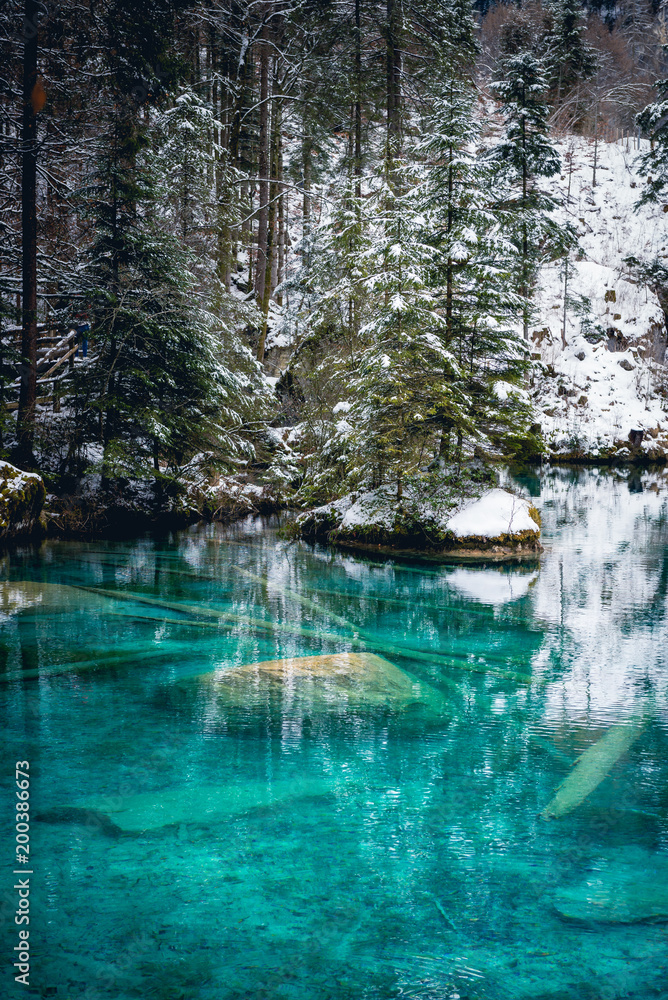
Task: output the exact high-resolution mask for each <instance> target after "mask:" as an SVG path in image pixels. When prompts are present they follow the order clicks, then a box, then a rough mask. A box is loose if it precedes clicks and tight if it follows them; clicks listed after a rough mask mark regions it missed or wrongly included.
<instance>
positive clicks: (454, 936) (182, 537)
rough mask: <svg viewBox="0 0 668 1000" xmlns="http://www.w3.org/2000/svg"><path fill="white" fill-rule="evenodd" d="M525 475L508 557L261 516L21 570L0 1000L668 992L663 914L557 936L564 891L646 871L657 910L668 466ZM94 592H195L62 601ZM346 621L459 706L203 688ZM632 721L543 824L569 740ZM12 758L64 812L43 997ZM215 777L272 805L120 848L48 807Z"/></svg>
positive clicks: (49, 554)
mask: <svg viewBox="0 0 668 1000" xmlns="http://www.w3.org/2000/svg"><path fill="white" fill-rule="evenodd" d="M525 485H528V486H529V487H530V488H531V490H532V492H533V493H534V494H539V495H536V496H535V503H536V505H537V506H539V507H540V509H541V511H542V516H543V542H544V544H545V547H546V551H545V553H544V555H543V557H542V560H541V563H540V566H528V567H524V568H522V569H513V570H501V569H472V568H465V569H458V568H453V567H439V566H427V567H424V566H419V565H417V564H412V565H410V564H393V563H389V562H380V563H374V562H372V561H370V560H367V559H359V558H356V557H353V556H350V555H345V554H342V553H335V552H332V551H328V550H326V549H324V548H313V547H310V546H307V545H297V544H288V543H286V542H282V541H280V540H279V539H278V538H277V535H276V531H275V526H274V525H273V524H272V523H268V522H264V523H263V522H260V521H255V522H250V521H249V522H244V523H242V524H240V525H235V526H233V527H231V528H227V529H224V528H222V527H220V526H208V527H201V526H200V527H196V528H194V529H192V530H190V531H187V532H184V533H181V534H178V535H175V536H169V537H164V538H160V539H152V538H142V539H139V540H136V541H132V542H116V543H113V542H96V543H90V544H84V543H57V542H48V543H46V544H44V545H43V546H42V547H41V548H40V549H39V550H32V549H26V550H20V551H18V552H13V553H12V554H11V555H9V556H7V557H6V558H5V560H4V562H3V564H2V569H3V574H2V575H3V579H4V580H5V581H13V582H14V583H15V584H16V586H15V587H14V588H12V587H10V586H9V585H8V584H7V583H5V584H4V585H3V587H4V589H3V590H2V595H3V597H2V600H3V604H2V607H1V609H0V610H2V612H3V615H2V618H1V620H0V705H1V709H0V710H1V713H2V716H1V717H2V719H3V721H4V727H3V734H2V738H3V744H4V746H3V753H2V758H1V759H2V762H3V764H2V767H3V771H4V773H3V777H2V801H1V802H0V835H1V838H2V839H1V843H2V844H3V845H4V846H3V867H2V871H3V872H4V873H5V874H4V875H3V878H4V886H2V887H0V919H1V920H2V947H3V949H4V950H3V955H4V956H5V959H6V961H5V962H4V968H3V971H2V973H0V974H1V975H2V976H3V977H4V981H3V982H0V996H5V995H6V996H8V997H14V996H26V995H35V996H43V997H46V996H56V997H69V998H72V1000H75V998H87V1000H93V998H111V997H113V998H115V1000H126V998H136V997H148V998H170V1000H176V998H193V1000H195V998H197V1000H199V998H202V1000H205V998H206V1000H209V998H210V1000H233V998H234V1000H237V998H242V997H243V998H272V1000H273V998H277V1000H278V998H282V997H286V998H290V1000H301V998H303V1000H325V998H330V997H331V998H337V1000H338V998H340V1000H362V998H369V1000H371V998H378V1000H384V998H391V997H414V998H423V1000H445V998H447V1000H457V998H458V1000H463V998H467V997H468V998H490V1000H491V998H495V1000H496V998H499V1000H501V998H503V1000H524V998H527V1000H528V998H532V1000H538V998H543V1000H546V998H555V1000H556V998H571V997H572V998H575V997H577V998H616V997H634V998H638V1000H640V998H650V997H662V996H663V997H666V996H668V980H667V978H666V966H667V965H668V948H667V945H668V924H665V923H660V922H657V923H645V922H641V923H632V924H630V923H623V922H622V923H620V922H616V923H610V922H607V918H606V919H604V920H599V919H594V918H591V919H589V918H587V919H584V920H580V921H579V922H574V921H573V920H569V919H566V918H565V916H564V914H563V912H562V913H560V912H559V908H558V906H557V905H556V904H555V901H558V900H559V898H561V896H563V893H568V892H571V893H575V895H576V897H577V899H578V900H579V901H580V902H581V903H582V905H584V906H585V909H586V908H587V907H589V910H591V903H592V892H593V891H594V889H592V887H595V886H596V885H597V884H598V882H597V880H600V879H601V878H603V879H604V880H605V879H607V880H608V883H609V880H610V879H611V878H612V879H613V881H614V879H615V878H619V879H620V880H621V881H620V883H619V884H620V885H621V886H622V890H620V891H621V892H622V894H625V899H628V900H630V905H631V906H633V905H634V892H635V887H636V886H637V884H639V883H640V882H641V880H642V879H643V878H644V877H645V875H646V873H649V877H650V879H651V880H652V881H653V883H654V884H655V885H656V887H657V893H658V896H659V903H661V900H662V899H663V900H665V907H664V910H665V913H666V915H667V916H668V879H666V880H665V881H662V880H663V877H664V875H663V873H665V872H667V871H668V787H667V782H666V778H667V776H668V731H667V723H668V714H667V712H666V678H667V676H668V673H667V669H666V653H665V650H666V638H667V628H666V626H667V619H668V604H667V592H668V516H667V515H668V505H667V500H668V492H666V481H665V479H662V478H661V477H660V476H659V477H657V476H650V475H643V476H642V477H638V476H636V477H634V478H633V479H632V480H631V481H630V482H629V481H627V480H626V479H625V478H624V477H623V476H614V475H605V476H603V475H601V476H599V475H598V474H597V473H595V472H592V471H588V470H585V471H582V472H581V473H571V472H564V471H555V472H546V473H545V474H544V475H543V477H542V479H539V478H538V477H530V478H529V479H526V480H525ZM639 488H642V492H639ZM242 571H245V572H242ZM248 573H251V574H252V576H248V575H247V574H248ZM26 581H27V582H28V583H27V584H26ZM44 584H46V586H44ZM53 585H63V586H62V587H61V586H55V587H54V586H53ZM81 585H84V586H88V587H92V588H96V589H100V588H102V589H106V590H118V591H123V592H125V593H126V594H128V593H132V594H135V595H143V596H144V597H147V598H149V599H155V598H157V599H160V600H163V601H166V602H173V603H179V604H182V605H188V607H189V608H190V609H191V610H190V612H189V613H187V614H186V613H184V612H183V611H180V610H175V609H174V608H172V609H167V608H165V607H162V606H156V605H152V604H150V603H138V602H136V601H132V600H125V601H121V600H119V601H112V600H111V599H109V598H105V597H102V596H100V595H99V594H95V593H91V592H90V591H83V590H77V589H67V588H76V587H78V586H81ZM286 591H287V592H286ZM288 592H290V593H288ZM295 594H297V595H299V596H300V597H301V598H302V600H301V601H300V600H298V599H297V598H296V597H295V596H294V595H295ZM304 598H306V600H307V601H311V602H312V605H308V604H306V603H305V602H304V600H303V599H304ZM313 604H314V605H315V606H313ZM196 606H199V607H200V608H202V607H203V608H205V609H208V611H209V612H211V610H214V611H215V610H218V611H222V612H224V613H226V614H227V615H237V616H239V617H240V618H241V619H243V618H248V617H252V618H253V619H255V620H256V624H255V625H254V626H252V627H251V626H249V624H248V623H247V622H244V621H243V620H241V621H235V620H232V619H230V618H223V619H220V618H215V617H212V616H211V614H210V613H209V614H208V616H207V615H204V616H197V615H195V614H194V613H193V609H195V608H196ZM334 615H336V616H338V617H337V618H334V617H333V616H334ZM258 619H260V620H264V621H266V622H267V623H268V626H272V625H273V626H278V628H277V629H272V628H271V627H264V628H263V627H262V623H261V622H260V624H259V625H258V624H257V620H258ZM342 619H345V620H346V621H347V622H349V623H350V624H351V626H353V627H354V628H355V629H357V630H358V633H359V634H358V637H357V642H358V646H357V647H354V648H359V643H360V642H363V643H365V644H366V646H367V648H372V649H374V650H375V651H376V652H381V653H383V652H384V655H385V656H386V657H387V658H388V659H389V660H391V661H392V662H393V663H394V664H396V665H397V666H398V667H400V668H401V669H402V670H404V671H406V672H407V673H409V674H410V675H411V677H412V678H414V679H416V680H419V681H422V682H428V684H429V685H431V686H432V687H433V688H435V689H437V691H438V692H440V693H441V695H442V696H443V699H444V700H445V703H446V708H445V710H444V711H443V712H442V713H441V714H438V713H434V712H423V711H419V710H417V711H415V710H411V709H410V708H408V709H407V708H405V707H397V706H393V705H392V704H391V703H389V702H388V704H369V705H365V704H364V699H363V698H361V699H358V701H357V702H356V703H355V706H354V707H351V708H349V709H345V708H343V707H342V703H341V702H340V701H339V702H336V701H334V702H332V701H331V700H329V701H328V700H326V699H323V700H319V696H318V693H317V690H316V691H315V693H314V690H313V689H312V688H311V689H309V693H308V696H304V697H302V696H300V691H299V681H298V680H297V681H296V682H295V687H294V688H290V689H285V690H282V691H281V692H280V693H279V695H278V696H275V697H264V696H260V697H259V698H256V699H254V700H253V702H252V704H251V705H250V706H249V707H246V708H244V707H242V706H239V705H237V706H232V707H230V706H226V705H225V703H224V700H223V701H221V700H220V699H217V698H215V697H213V698H212V697H211V695H210V691H211V688H210V687H209V686H207V684H206V682H204V681H202V680H201V679H199V680H198V679H197V678H196V676H195V675H198V674H202V673H205V672H207V671H211V670H217V671H219V672H221V673H222V672H224V671H226V670H233V669H234V668H235V667H237V666H239V665H242V664H247V663H252V662H255V661H262V660H269V659H274V658H277V657H292V656H306V655H308V654H314V653H315V654H320V653H330V652H337V651H344V650H350V649H351V648H353V644H351V641H350V639H351V636H352V635H353V632H352V631H351V630H349V629H346V627H345V625H343V624H342V622H341V620H342ZM361 633H363V636H361V638H360V635H361ZM337 636H338V638H337ZM388 648H389V649H390V650H391V652H388V651H387V650H388ZM413 651H417V655H416V653H415V652H413ZM77 664H79V665H78V666H77ZM521 675H523V676H524V678H528V679H530V681H531V682H530V683H526V682H525V680H523V679H522V678H521ZM640 713H644V715H645V716H646V717H647V719H648V725H647V728H646V729H645V731H644V732H643V733H642V735H641V736H640V738H639V739H638V740H637V742H636V743H635V744H634V745H633V746H632V747H631V749H630V750H629V752H628V753H627V754H625V755H624V756H623V757H621V758H620V760H619V761H618V762H617V763H616V764H615V765H614V767H613V768H612V771H611V772H610V774H609V776H608V777H607V778H605V780H604V781H602V782H601V784H600V785H599V786H598V787H597V788H596V789H595V791H593V792H592V794H591V795H590V796H589V797H588V798H587V799H586V800H585V801H584V802H583V803H582V804H581V805H580V806H579V807H578V808H577V809H575V810H573V812H571V813H570V814H568V815H567V816H564V817H562V818H561V819H559V820H556V821H553V822H549V823H548V822H545V821H544V820H541V819H540V818H539V817H538V814H539V813H540V811H541V810H542V809H543V808H544V806H545V805H546V804H547V802H548V801H549V800H550V798H551V796H552V794H553V790H554V788H555V786H556V785H557V784H558V783H559V782H560V781H561V780H563V778H564V777H565V775H566V774H567V773H568V771H569V769H570V767H571V766H572V764H573V762H574V761H575V760H576V758H577V757H578V755H579V754H580V753H581V752H582V751H583V750H584V749H586V747H588V746H589V745H591V744H592V743H594V742H595V741H596V740H597V739H599V738H600V737H601V736H602V735H603V733H605V732H606V731H607V730H608V729H610V728H611V727H614V726H617V725H622V724H624V723H625V722H628V721H629V720H632V719H634V718H637V717H638V715H639V714H640ZM24 759H27V760H29V761H30V764H31V768H30V770H31V775H32V784H31V804H32V809H33V811H34V812H35V813H36V814H42V813H45V814H46V816H47V817H48V816H49V815H50V816H51V817H54V816H59V817H60V818H61V820H63V819H67V821H61V822H42V821H40V822H34V823H33V824H32V829H31V848H32V852H33V853H32V855H31V860H32V868H31V870H32V871H33V872H34V874H33V875H32V877H31V887H32V895H31V924H30V934H31V937H30V941H31V945H32V948H31V951H32V961H31V975H30V981H31V987H30V989H31V990H32V991H34V992H33V993H32V994H31V993H29V992H28V990H27V989H26V988H25V987H22V986H19V985H17V986H15V985H14V983H13V980H12V972H11V969H10V965H11V961H12V959H11V958H10V957H9V956H11V954H12V948H13V946H14V944H15V943H16V930H17V929H16V928H15V927H14V925H13V923H12V921H13V911H14V909H15V905H16V903H15V895H16V894H15V892H14V891H13V890H12V884H13V881H12V879H13V876H12V875H11V870H12V869H11V865H12V857H13V843H14V841H13V829H12V825H11V821H10V820H11V816H12V812H13V801H14V800H13V786H12V780H13V774H12V770H13V764H14V761H15V760H24ZM204 786H206V787H211V786H217V787H219V788H220V787H233V788H237V789H243V788H252V789H260V790H262V789H263V788H266V791H267V794H268V795H269V796H270V798H269V801H267V800H266V798H265V800H263V802H262V803H261V804H260V805H258V806H257V807H256V808H240V809H239V810H237V811H236V812H234V810H232V812H230V813H229V814H228V815H226V816H224V817H222V818H221V817H214V818H213V819H211V818H204V819H202V818H199V819H198V816H197V815H196V810H194V814H193V815H192V816H189V817H188V818H187V819H186V820H185V821H184V820H183V819H182V818H180V819H179V820H178V821H177V822H174V823H171V824H170V823H168V824H167V825H165V826H158V827H157V828H155V829H150V830H147V831H146V832H144V833H137V834H123V835H121V836H115V837H114V836H110V835H109V833H108V832H105V830H104V829H100V827H99V825H96V824H95V823H94V822H90V821H89V822H87V823H86V822H83V821H82V820H81V816H82V814H80V813H64V812H62V810H63V809H66V808H70V807H73V808H74V809H80V808H82V807H83V806H86V805H87V804H89V803H90V802H91V801H92V800H93V798H94V797H97V798H98V799H101V801H103V802H104V801H107V802H108V803H118V802H122V801H127V800H129V799H131V798H132V797H134V796H136V795H143V794H146V795H147V796H149V795H155V797H156V799H155V801H169V802H170V803H172V804H173V803H174V801H178V798H179V795H180V794H181V791H179V790H182V792H183V796H184V801H188V802H194V803H196V802H197V801H198V792H197V790H198V789H199V788H201V787H204ZM286 789H289V794H285V790H286ZM174 792H178V794H177V795H176V796H174V794H173V793H174ZM272 796H273V799H272ZM57 810H61V811H60V812H57ZM83 815H88V816H90V814H83ZM112 818H113V817H112ZM74 819H77V821H76V822H75V821H73V820H74ZM657 873H658V874H657ZM608 883H606V884H608ZM662 894H663V895H662ZM588 912H589V911H588ZM604 917H605V914H604Z"/></svg>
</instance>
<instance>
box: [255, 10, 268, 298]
mask: <svg viewBox="0 0 668 1000" xmlns="http://www.w3.org/2000/svg"><path fill="white" fill-rule="evenodd" d="M268 39H269V29H268V28H267V26H266V25H265V26H264V27H263V29H262V42H261V45H260V135H259V144H260V145H259V151H258V175H259V181H258V187H259V196H260V197H259V202H260V203H259V210H258V231H257V266H256V270H255V295H256V298H257V301H258V303H261V302H263V300H264V288H265V274H266V272H267V236H268V228H269V171H270V166H269V156H270V134H269V132H270V123H269V57H270V49H269V41H268ZM270 273H271V272H270Z"/></svg>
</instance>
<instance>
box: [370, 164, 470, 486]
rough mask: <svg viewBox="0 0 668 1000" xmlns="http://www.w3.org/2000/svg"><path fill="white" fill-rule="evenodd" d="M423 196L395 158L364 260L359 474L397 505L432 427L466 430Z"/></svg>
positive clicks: (425, 457) (429, 444)
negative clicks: (385, 487) (366, 296)
mask: <svg viewBox="0 0 668 1000" xmlns="http://www.w3.org/2000/svg"><path fill="white" fill-rule="evenodd" d="M421 196H422V191H421V185H420V183H419V177H418V176H416V173H415V171H414V169H413V168H412V167H411V166H410V165H409V164H407V163H406V162H405V161H399V160H394V161H391V162H388V164H387V170H386V179H385V184H384V185H383V188H382V189H381V190H380V191H379V192H377V193H376V195H375V201H376V205H377V210H376V232H375V235H374V238H373V240H372V244H371V247H370V249H369V252H368V254H367V255H366V258H367V266H368V270H369V276H368V278H367V281H366V285H367V288H368V290H369V292H370V298H371V303H372V309H371V314H372V318H371V319H370V321H369V323H367V325H366V326H365V327H364V329H363V330H362V335H363V337H364V347H363V348H362V350H361V351H360V353H359V354H358V357H357V370H358V372H359V375H358V376H357V377H355V378H353V381H352V391H353V398H354V403H353V409H352V417H353V419H352V421H351V422H352V424H353V426H354V427H355V460H354V463H353V476H354V477H356V478H358V479H361V480H364V481H367V482H368V481H371V483H372V484H375V485H380V484H381V483H385V482H391V483H394V484H395V486H396V494H397V499H398V501H399V502H400V501H401V497H402V492H403V485H402V484H403V479H404V477H405V476H406V475H407V474H410V473H413V472H415V471H417V470H418V469H419V468H420V467H421V466H422V465H424V464H426V463H427V462H428V461H429V460H430V458H431V453H432V451H433V441H434V434H435V429H437V428H440V427H442V426H444V425H451V426H465V425H467V424H468V418H467V415H466V410H467V407H466V397H465V393H464V391H463V389H462V380H461V378H460V371H459V366H458V364H457V361H456V358H455V356H454V354H453V353H452V351H451V349H450V347H449V346H448V345H447V337H446V336H445V327H446V320H445V318H444V317H443V316H442V315H440V314H439V312H438V311H437V310H436V308H435V304H434V298H433V295H432V292H431V290H430V288H429V284H428V280H429V270H430V268H431V266H432V265H433V262H434V259H435V250H434V247H433V246H431V245H430V244H429V243H428V242H427V241H426V239H425V221H426V220H425V216H424V213H423V211H422V208H421V204H420V201H421Z"/></svg>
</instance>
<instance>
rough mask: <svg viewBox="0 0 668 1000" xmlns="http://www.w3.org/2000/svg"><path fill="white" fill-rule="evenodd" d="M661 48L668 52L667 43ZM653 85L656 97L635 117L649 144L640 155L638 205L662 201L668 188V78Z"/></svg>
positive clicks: (667, 53)
mask: <svg viewBox="0 0 668 1000" xmlns="http://www.w3.org/2000/svg"><path fill="white" fill-rule="evenodd" d="M663 49H664V52H665V53H666V55H668V45H664V46H663ZM655 86H656V88H657V90H658V91H659V100H658V101H653V102H652V103H651V104H648V105H647V107H646V108H644V109H643V111H641V113H640V114H639V115H638V116H637V118H636V122H637V123H638V127H639V128H640V129H641V130H642V133H643V135H645V136H647V137H648V138H649V139H651V143H650V148H649V149H648V150H647V151H646V152H644V153H643V154H642V156H641V157H640V166H641V170H642V172H643V173H646V174H647V183H646V184H645V187H644V188H643V190H642V193H641V195H640V198H639V199H638V203H637V205H638V207H640V206H641V205H646V204H648V203H653V202H657V201H664V200H665V194H666V189H667V188H668V79H665V80H658V81H657V83H656V85H655Z"/></svg>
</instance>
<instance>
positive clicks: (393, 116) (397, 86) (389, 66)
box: [385, 0, 401, 159]
mask: <svg viewBox="0 0 668 1000" xmlns="http://www.w3.org/2000/svg"><path fill="white" fill-rule="evenodd" d="M400 28H401V0H387V39H386V57H385V58H386V73H387V149H388V157H389V158H390V159H392V158H393V157H394V156H396V154H397V153H398V151H399V146H400V144H401V48H400Z"/></svg>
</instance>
